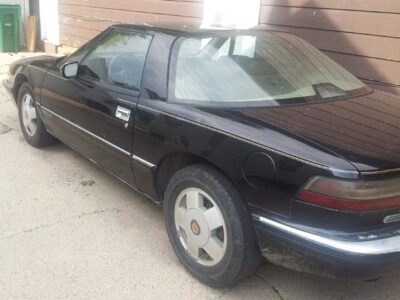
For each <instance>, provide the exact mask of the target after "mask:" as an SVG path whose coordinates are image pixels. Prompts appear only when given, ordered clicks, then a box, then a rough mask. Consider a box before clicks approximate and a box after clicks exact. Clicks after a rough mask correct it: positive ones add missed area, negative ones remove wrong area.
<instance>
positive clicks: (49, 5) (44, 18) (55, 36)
mask: <svg viewBox="0 0 400 300" xmlns="http://www.w3.org/2000/svg"><path fill="white" fill-rule="evenodd" d="M39 7H40V37H41V39H42V41H46V42H48V43H51V44H53V45H57V46H58V45H60V24H59V18H58V0H39Z"/></svg>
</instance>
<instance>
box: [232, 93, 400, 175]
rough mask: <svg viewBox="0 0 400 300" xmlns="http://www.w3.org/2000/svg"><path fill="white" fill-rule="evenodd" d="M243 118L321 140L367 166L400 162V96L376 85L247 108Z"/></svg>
mask: <svg viewBox="0 0 400 300" xmlns="http://www.w3.org/2000/svg"><path fill="white" fill-rule="evenodd" d="M240 116H241V118H243V121H244V120H246V122H254V123H256V124H258V125H263V126H267V127H268V126H273V127H275V128H277V129H279V130H285V131H287V132H289V133H291V134H292V135H297V136H298V137H301V138H303V139H305V140H309V141H311V142H314V143H315V144H319V145H321V146H323V147H324V148H326V149H329V151H330V152H332V153H336V154H337V155H338V156H340V157H342V158H344V159H346V160H347V161H348V162H350V163H351V164H352V165H354V166H355V167H356V168H357V169H358V170H359V171H361V172H371V171H378V170H387V169H395V168H399V167H400V97H398V96H395V95H392V94H389V93H385V92H380V91H374V92H372V93H370V94H368V95H365V96H361V97H356V98H352V99H347V100H336V101H327V102H322V103H321V102H320V103H315V104H308V105H293V106H280V107H268V108H246V109H244V110H241V113H240Z"/></svg>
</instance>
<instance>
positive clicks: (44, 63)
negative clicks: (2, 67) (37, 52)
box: [10, 55, 59, 74]
mask: <svg viewBox="0 0 400 300" xmlns="http://www.w3.org/2000/svg"><path fill="white" fill-rule="evenodd" d="M58 58H59V57H58V56H51V55H42V56H34V57H27V58H22V59H19V60H17V61H15V62H13V63H12V64H11V65H10V73H11V74H15V71H16V70H17V68H18V66H21V65H31V66H35V67H38V68H41V69H46V70H48V69H50V68H53V67H54V66H55V64H56V62H57V59H58Z"/></svg>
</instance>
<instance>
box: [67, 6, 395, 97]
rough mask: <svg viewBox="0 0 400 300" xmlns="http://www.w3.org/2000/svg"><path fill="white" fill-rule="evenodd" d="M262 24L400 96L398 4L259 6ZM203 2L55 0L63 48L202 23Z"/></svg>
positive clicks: (374, 85) (369, 82)
mask: <svg viewBox="0 0 400 300" xmlns="http://www.w3.org/2000/svg"><path fill="white" fill-rule="evenodd" d="M261 1H262V5H261V12H260V23H261V24H265V25H268V26H269V27H271V28H272V29H278V30H285V31H291V32H295V33H297V34H299V35H300V36H302V37H303V38H305V39H306V40H308V41H310V42H311V43H312V44H313V45H315V46H316V47H318V48H319V49H321V50H322V51H324V52H325V53H326V54H328V55H329V56H330V57H331V58H333V59H334V60H335V61H337V62H339V63H340V64H342V65H343V66H345V67H346V68H347V69H349V70H350V71H352V72H353V73H354V74H355V75H357V76H358V77H359V78H361V79H363V80H364V81H365V82H367V83H368V84H370V85H371V86H372V87H374V88H378V89H383V90H386V91H389V92H392V93H396V94H399V95H400V1H399V0H379V1H377V0H261ZM202 2H203V1H202V0H86V1H81V0H59V12H60V36H61V43H62V44H63V45H67V46H71V47H78V46H80V45H81V44H82V43H84V42H85V41H87V40H88V39H90V38H91V37H93V36H95V35H96V34H98V33H99V32H101V31H102V30H104V29H105V28H107V27H108V26H110V25H111V24H114V23H120V22H123V23H132V22H151V23H155V22H163V21H179V20H180V21H185V20H187V21H191V20H196V19H201V17H202V13H203V12H202V10H203V3H202Z"/></svg>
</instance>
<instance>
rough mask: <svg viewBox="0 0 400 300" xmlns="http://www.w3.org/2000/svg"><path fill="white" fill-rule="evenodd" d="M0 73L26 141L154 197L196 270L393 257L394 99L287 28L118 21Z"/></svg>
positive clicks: (366, 273)
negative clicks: (65, 48) (73, 46)
mask: <svg viewBox="0 0 400 300" xmlns="http://www.w3.org/2000/svg"><path fill="white" fill-rule="evenodd" d="M6 85H7V86H8V87H9V89H10V92H11V94H12V96H13V98H14V99H15V101H16V103H17V105H18V111H19V119H20V124H21V130H22V133H23V135H24V137H25V138H26V140H27V141H28V143H29V144H31V145H32V146H34V147H42V146H45V145H49V144H51V143H53V142H54V141H56V139H57V140H60V141H62V142H63V143H65V144H66V145H68V146H70V147H71V148H73V149H75V150H76V151H78V152H79V153H81V154H82V155H84V156H85V157H87V158H88V159H90V160H91V161H92V162H94V163H96V164H97V165H99V166H100V167H102V168H103V169H105V170H107V171H108V172H109V173H111V174H112V175H114V176H115V177H117V178H118V179H120V180H121V181H123V182H125V183H126V184H128V185H129V186H131V187H132V188H134V189H136V190H138V191H139V192H141V193H143V194H146V195H147V196H148V197H149V198H150V199H152V200H154V201H155V202H157V203H159V204H162V206H163V209H164V216H165V223H166V228H167V231H168V235H169V238H170V241H171V244H172V246H173V248H174V250H175V252H176V254H177V256H178V257H179V259H180V260H181V262H182V263H183V264H184V266H185V267H186V268H187V269H188V270H189V271H190V272H191V273H192V274H193V275H194V276H195V277H197V278H198V279H200V280H201V281H203V282H205V283H207V284H209V285H213V286H224V285H232V284H235V283H236V282H238V281H239V280H241V279H243V278H244V277H246V276H248V275H250V274H252V273H253V272H254V271H255V269H256V268H257V266H258V265H259V264H260V263H261V262H262V258H263V257H265V258H266V259H267V260H268V261H269V262H272V263H276V264H279V265H282V266H285V267H288V268H291V269H295V270H300V271H304V272H310V273H314V274H320V275H323V276H331V277H338V278H353V279H374V278H377V277H380V276H382V275H384V274H385V273H386V272H388V271H390V270H392V269H396V268H399V265H400V99H399V98H398V97H396V96H394V95H391V94H388V93H384V92H380V91H375V90H372V89H371V88H369V87H368V86H366V85H365V84H364V83H363V82H361V81H360V80H358V79H357V78H356V77H354V76H353V75H352V74H350V73H349V72H348V71H346V70H345V69H343V68H342V67H340V66H339V65H338V64H336V63H335V62H333V61H332V60H331V59H329V58H328V57H327V56H325V55H324V54H322V53H321V52H320V51H318V50H317V49H315V48H314V47H312V46H311V45H310V44H308V43H307V42H305V41H304V40H302V39H301V38H299V37H298V36H296V35H293V34H290V33H286V32H279V31H267V30H263V29H261V28H253V29H248V30H205V29H200V28H196V27H191V26H174V25H168V26H162V27H160V26H158V27H157V26H150V25H116V26H112V27H110V28H109V29H108V30H106V31H104V32H103V33H101V34H100V35H98V36H97V37H95V38H94V39H93V40H91V41H90V42H88V43H87V44H86V45H84V46H83V47H81V48H80V49H79V50H77V51H76V52H75V53H74V54H72V55H70V56H68V57H61V58H55V57H51V56H43V57H35V58H30V59H24V60H20V61H18V62H16V63H14V64H13V65H12V66H11V67H10V78H9V80H8V81H7V82H6ZM154 246H155V247H157V241H154Z"/></svg>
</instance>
